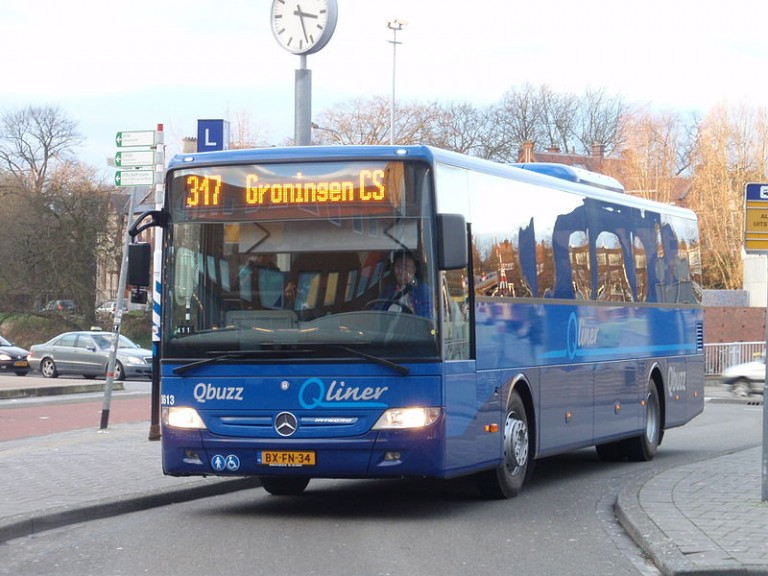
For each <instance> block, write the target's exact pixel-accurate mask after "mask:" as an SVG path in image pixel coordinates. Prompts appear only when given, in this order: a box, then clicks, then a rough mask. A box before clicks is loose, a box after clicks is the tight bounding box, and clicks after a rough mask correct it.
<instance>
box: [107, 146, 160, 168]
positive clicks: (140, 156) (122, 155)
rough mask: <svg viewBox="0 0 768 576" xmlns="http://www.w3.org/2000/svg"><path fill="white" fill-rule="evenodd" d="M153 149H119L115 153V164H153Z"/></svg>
mask: <svg viewBox="0 0 768 576" xmlns="http://www.w3.org/2000/svg"><path fill="white" fill-rule="evenodd" d="M154 164H155V151H154V150H121V151H120V152H118V153H116V154H115V166H154Z"/></svg>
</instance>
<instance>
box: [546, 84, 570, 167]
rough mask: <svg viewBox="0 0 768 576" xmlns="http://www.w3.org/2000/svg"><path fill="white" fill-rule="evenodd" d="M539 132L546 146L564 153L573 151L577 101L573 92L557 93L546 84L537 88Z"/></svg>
mask: <svg viewBox="0 0 768 576" xmlns="http://www.w3.org/2000/svg"><path fill="white" fill-rule="evenodd" d="M538 106H539V108H540V110H541V112H540V118H541V133H542V134H544V135H545V139H544V142H542V144H544V145H545V146H546V147H547V148H557V149H559V150H560V151H562V152H563V153H564V154H570V153H571V152H573V145H574V142H573V136H574V134H575V133H576V124H577V120H578V110H579V101H578V99H577V98H576V96H574V95H573V94H558V93H557V92H555V91H553V90H552V88H550V87H549V86H547V85H543V86H541V87H540V88H539V103H538Z"/></svg>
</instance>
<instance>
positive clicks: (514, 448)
mask: <svg viewBox="0 0 768 576" xmlns="http://www.w3.org/2000/svg"><path fill="white" fill-rule="evenodd" d="M504 461H505V463H506V466H507V470H508V471H509V473H510V474H511V475H513V476H515V475H517V474H520V473H521V472H522V470H523V468H524V467H525V465H526V464H527V463H528V425H527V424H526V423H525V422H524V421H523V420H520V419H519V418H518V417H517V415H516V414H515V413H514V412H513V413H511V414H509V415H508V416H507V421H506V423H505V424H504Z"/></svg>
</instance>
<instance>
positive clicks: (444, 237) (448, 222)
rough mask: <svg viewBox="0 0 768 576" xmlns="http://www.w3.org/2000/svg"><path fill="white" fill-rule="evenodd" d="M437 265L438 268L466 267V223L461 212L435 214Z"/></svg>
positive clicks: (455, 268)
mask: <svg viewBox="0 0 768 576" xmlns="http://www.w3.org/2000/svg"><path fill="white" fill-rule="evenodd" d="M436 240H437V267H438V268H439V269H440V270H458V269H460V268H466V267H467V262H468V259H469V258H468V253H467V223H466V221H465V220H464V216H462V215H461V214H438V215H437V239H436Z"/></svg>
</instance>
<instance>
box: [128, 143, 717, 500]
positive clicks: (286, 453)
mask: <svg viewBox="0 0 768 576" xmlns="http://www.w3.org/2000/svg"><path fill="white" fill-rule="evenodd" d="M165 188H166V192H165V202H164V205H163V208H162V210H155V211H150V212H147V213H145V214H143V215H142V216H141V217H140V218H139V219H138V220H137V222H135V223H134V225H133V228H132V235H134V236H136V235H138V234H139V233H140V232H141V231H142V230H144V229H146V228H148V227H151V226H160V227H162V245H163V250H162V296H161V303H162V320H161V326H160V346H159V350H160V356H161V359H160V366H161V370H160V377H161V395H160V402H161V435H162V465H163V470H164V472H165V473H166V474H169V475H173V476H186V475H220V476H257V477H259V478H260V479H261V482H262V484H263V487H264V488H265V489H266V490H267V491H268V492H270V493H272V494H283V495H288V494H298V493H301V492H302V491H303V490H304V489H305V488H306V486H307V484H308V482H309V480H310V479H312V478H387V477H427V478H440V479H446V478H454V477H458V476H473V477H474V478H476V479H477V486H478V487H479V489H480V491H481V492H482V494H483V495H485V496H487V497H491V498H508V497H511V496H514V495H516V494H517V493H518V492H519V491H520V489H521V488H522V486H523V484H524V483H525V481H526V480H527V479H529V478H530V476H531V474H532V471H533V468H534V462H535V460H537V459H540V458H543V457H548V456H551V455H555V454H558V453H562V452H565V451H570V450H574V449H578V448H583V447H588V446H595V447H596V449H597V453H598V455H599V457H600V458H601V459H604V460H632V461H644V460H650V459H651V458H653V457H654V454H655V453H656V450H657V447H658V446H659V444H660V443H661V441H662V437H663V435H664V432H665V431H666V430H667V429H669V428H673V427H676V426H681V425H683V424H685V423H686V422H688V421H690V420H691V419H692V418H694V417H695V416H696V415H697V414H699V413H701V412H702V410H703V408H704V395H703V391H704V389H703V386H704V378H703V373H704V370H703V365H704V363H703V329H702V311H701V306H700V300H701V285H700V277H701V264H700V257H699V237H698V229H697V222H696V217H695V215H694V214H693V213H692V212H691V211H689V210H687V209H683V208H679V207H674V206H668V205H663V204H659V203H652V202H648V201H645V200H642V199H639V198H636V197H631V196H628V195H626V194H624V193H623V189H622V187H621V185H620V184H619V183H618V182H617V181H615V180H614V179H612V178H608V177H606V176H602V175H599V174H594V173H591V172H587V171H584V170H579V169H576V168H571V167H567V166H561V165H540V164H531V165H512V166H510V165H501V164H497V163H492V162H489V161H485V160H482V159H478V158H473V157H468V156H464V155H461V154H457V153H452V152H447V151H444V150H440V149H436V148H432V147H428V146H354V147H347V146H333V147H295V148H282V149H280V148H268V149H258V150H234V151H222V152H207V153H193V154H182V155H178V156H176V157H174V158H173V159H172V160H171V161H170V163H169V166H168V169H167V173H166V181H165ZM148 249H149V246H148V244H146V243H138V242H137V243H133V244H132V245H131V247H130V249H129V250H130V260H131V264H130V266H131V267H132V268H133V269H135V268H136V265H135V264H134V262H144V263H146V262H148V259H147V258H146V250H148ZM143 266H144V265H143V264H142V265H139V268H141V267H143ZM398 267H402V268H403V274H405V278H406V280H405V281H403V282H401V283H402V284H403V285H402V286H400V287H399V289H397V287H396V284H397V282H399V281H401V280H402V277H403V274H400V273H399V272H398ZM406 272H407V274H406ZM147 274H148V271H147ZM139 283H141V281H139Z"/></svg>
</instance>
